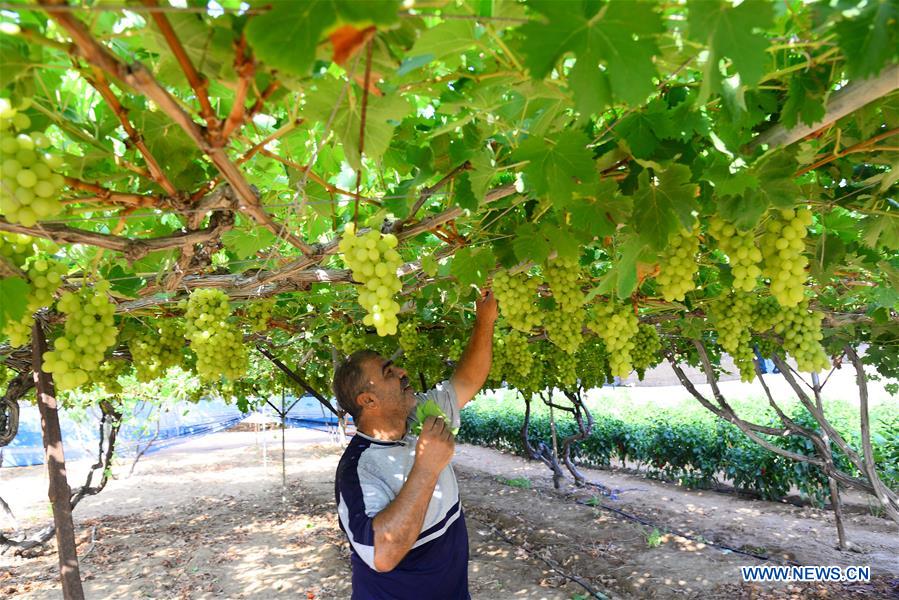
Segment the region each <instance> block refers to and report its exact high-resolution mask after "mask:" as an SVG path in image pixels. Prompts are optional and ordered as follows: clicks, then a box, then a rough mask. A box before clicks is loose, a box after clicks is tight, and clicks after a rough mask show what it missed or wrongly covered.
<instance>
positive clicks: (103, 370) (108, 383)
mask: <svg viewBox="0 0 899 600" xmlns="http://www.w3.org/2000/svg"><path fill="white" fill-rule="evenodd" d="M127 370H128V363H126V362H125V361H124V360H105V361H103V362H102V363H100V367H99V368H98V369H97V370H96V371H94V372H93V373H92V374H91V381H90V383H89V384H87V385H85V386H84V387H85V388H93V386H97V387H102V388H103V391H104V392H106V393H107V394H110V395H115V394H121V393H122V384H121V383H120V382H119V376H121V375H124V374H125V372H126V371H127ZM88 391H89V390H88Z"/></svg>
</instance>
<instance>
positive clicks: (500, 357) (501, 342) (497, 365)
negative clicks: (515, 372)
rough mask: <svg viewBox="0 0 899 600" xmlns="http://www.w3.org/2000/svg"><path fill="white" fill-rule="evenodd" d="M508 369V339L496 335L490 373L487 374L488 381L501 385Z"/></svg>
mask: <svg viewBox="0 0 899 600" xmlns="http://www.w3.org/2000/svg"><path fill="white" fill-rule="evenodd" d="M506 367H507V362H506V339H505V337H503V336H501V335H494V336H493V352H492V360H491V361H490V372H489V373H487V379H488V380H490V381H495V382H496V383H501V382H502V380H503V376H504V375H505V372H506Z"/></svg>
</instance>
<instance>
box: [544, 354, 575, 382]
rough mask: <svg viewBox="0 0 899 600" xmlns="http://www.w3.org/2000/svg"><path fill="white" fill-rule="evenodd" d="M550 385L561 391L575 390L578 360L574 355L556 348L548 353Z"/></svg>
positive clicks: (547, 373)
mask: <svg viewBox="0 0 899 600" xmlns="http://www.w3.org/2000/svg"><path fill="white" fill-rule="evenodd" d="M545 358H546V360H547V361H548V364H547V366H548V368H549V370H548V371H546V375H548V381H549V383H550V384H551V385H552V386H554V387H557V388H559V389H560V390H573V389H574V388H575V387H576V386H577V360H576V359H575V357H574V355H573V354H569V353H567V352H564V351H562V350H560V349H558V348H554V349H552V350H550V351H548V352H547V353H546V356H545Z"/></svg>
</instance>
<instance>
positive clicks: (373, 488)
mask: <svg viewBox="0 0 899 600" xmlns="http://www.w3.org/2000/svg"><path fill="white" fill-rule="evenodd" d="M342 475H343V476H342V477H339V478H338V481H337V492H338V496H337V515H338V518H339V519H340V522H341V525H342V526H343V530H344V531H345V532H346V534H347V537H348V538H349V541H350V544H352V546H353V549H354V550H355V551H356V554H358V555H359V557H360V558H361V559H362V560H363V561H364V562H365V564H367V565H368V566H369V567H371V568H372V569H374V568H375V563H374V561H375V532H374V527H373V521H374V517H375V515H377V514H378V513H379V512H381V511H382V510H384V508H385V507H386V506H387V505H388V504H390V502H392V501H393V498H394V496H393V492H392V491H391V490H390V488H389V486H388V485H387V483H386V482H384V481H382V480H381V479H380V478H378V477H377V475H375V474H374V473H371V472H369V470H368V469H366V468H365V467H364V466H363V465H359V464H357V465H354V467H353V468H351V469H347V470H345V471H344V473H343V474H342Z"/></svg>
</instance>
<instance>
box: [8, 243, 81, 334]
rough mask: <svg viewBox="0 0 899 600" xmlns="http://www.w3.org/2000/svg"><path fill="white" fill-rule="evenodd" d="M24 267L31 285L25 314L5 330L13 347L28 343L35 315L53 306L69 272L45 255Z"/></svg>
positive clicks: (31, 259) (36, 256)
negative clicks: (56, 294)
mask: <svg viewBox="0 0 899 600" xmlns="http://www.w3.org/2000/svg"><path fill="white" fill-rule="evenodd" d="M23 266H24V268H25V274H26V275H27V277H28V281H29V282H30V283H31V287H30V289H29V291H28V297H27V298H26V303H27V304H26V308H25V313H24V314H23V315H22V316H21V317H20V318H19V319H16V320H9V321H7V322H6V325H5V326H4V328H3V333H4V334H6V336H7V337H8V338H9V343H10V345H11V346H13V347H17V346H23V345H25V344H27V343H28V340H29V339H30V338H31V326H32V325H33V323H34V321H33V315H34V313H35V312H37V311H38V310H40V309H42V308H46V307H48V306H50V305H51V304H53V295H54V294H55V293H56V290H58V289H59V287H60V286H61V285H62V278H63V276H64V275H65V274H66V273H67V272H68V267H67V266H66V265H65V264H64V263H62V262H60V261H57V260H55V259H53V258H51V257H49V256H48V255H46V254H43V253H40V254H36V255H34V256H33V257H31V258H28V259H27V260H26V261H25V263H24V265H23Z"/></svg>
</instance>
